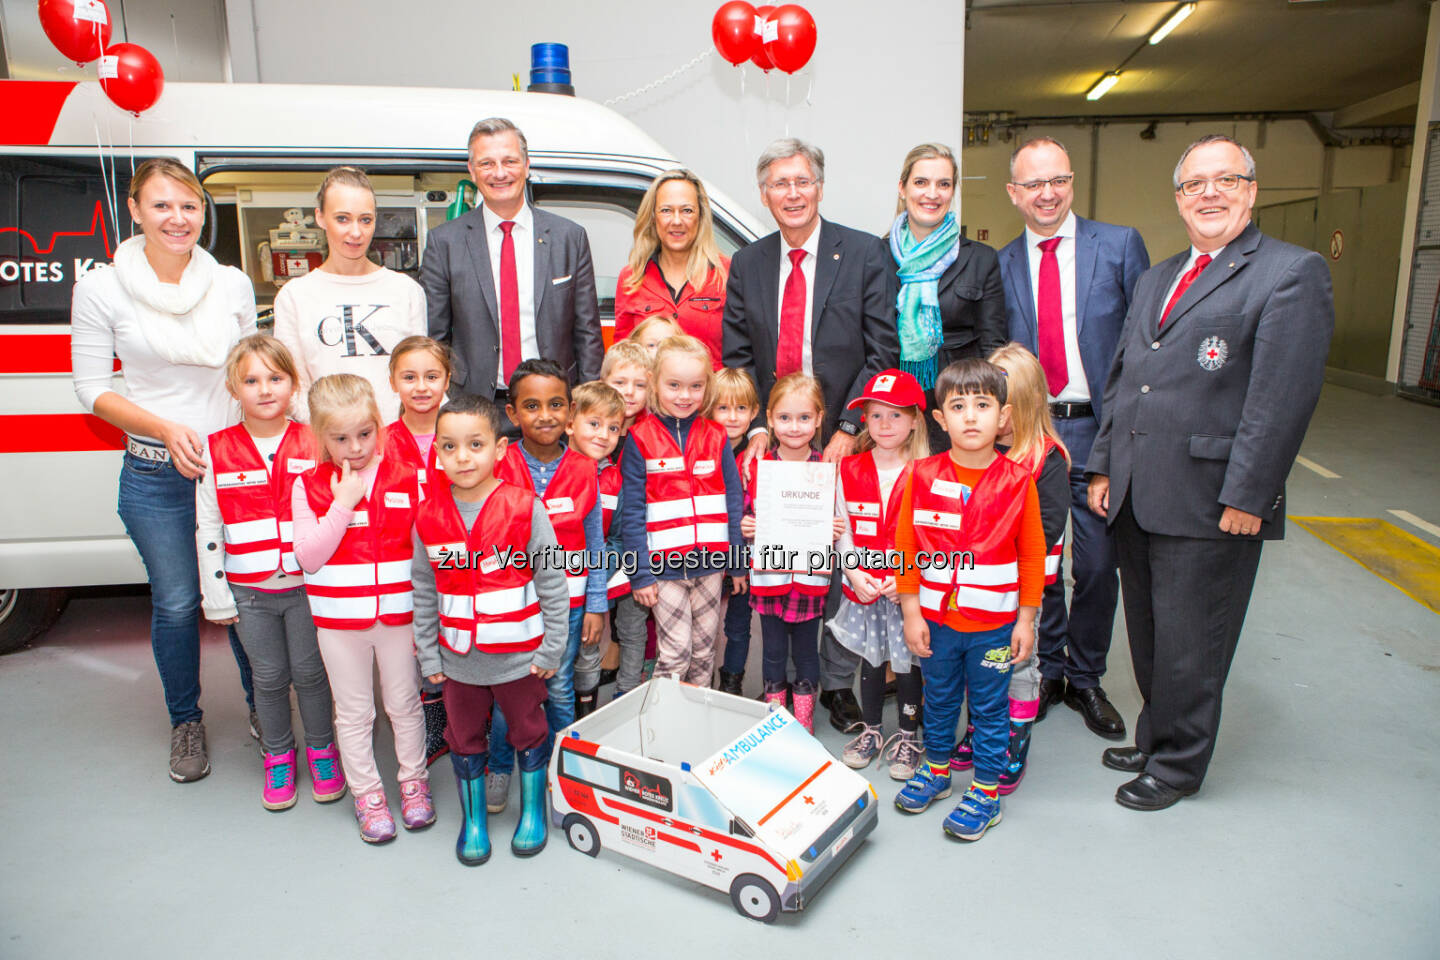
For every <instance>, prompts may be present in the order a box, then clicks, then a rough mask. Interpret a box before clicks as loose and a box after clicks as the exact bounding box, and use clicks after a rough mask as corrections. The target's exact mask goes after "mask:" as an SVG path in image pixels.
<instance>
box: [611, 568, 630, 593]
mask: <svg viewBox="0 0 1440 960" xmlns="http://www.w3.org/2000/svg"><path fill="white" fill-rule="evenodd" d="M629 582H630V578H629V577H627V576H625V571H624V570H616V571H615V573H613V574H612V575H611V577H610V579H609V580H606V581H605V589H606V590H614V589H615V588H616V587H623V586H625V584H627V583H629Z"/></svg>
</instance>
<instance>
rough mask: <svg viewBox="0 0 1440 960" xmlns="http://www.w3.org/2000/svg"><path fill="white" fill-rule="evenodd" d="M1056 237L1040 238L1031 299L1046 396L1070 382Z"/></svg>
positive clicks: (1055, 392) (1055, 394)
mask: <svg viewBox="0 0 1440 960" xmlns="http://www.w3.org/2000/svg"><path fill="white" fill-rule="evenodd" d="M1060 239H1061V238H1060V237H1051V238H1050V239H1049V240H1041V241H1040V251H1041V252H1040V290H1039V294H1038V296H1036V298H1035V315H1036V317H1035V318H1036V320H1037V321H1038V322H1039V329H1038V330H1037V331H1036V340H1037V343H1036V346H1037V347H1039V348H1040V368H1041V369H1042V370H1044V371H1045V383H1046V386H1047V389H1048V390H1049V391H1050V396H1052V397H1058V396H1060V391H1061V390H1064V389H1065V385H1066V384H1067V383H1069V382H1070V368H1069V367H1068V366H1067V365H1066V363H1065V309H1064V307H1063V305H1062V304H1061V300H1060V258H1059V257H1057V256H1055V248H1056V247H1058V246H1060Z"/></svg>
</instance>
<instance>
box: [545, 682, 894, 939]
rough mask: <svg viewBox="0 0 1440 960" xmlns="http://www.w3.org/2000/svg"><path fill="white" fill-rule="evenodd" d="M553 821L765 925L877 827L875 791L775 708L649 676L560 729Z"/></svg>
mask: <svg viewBox="0 0 1440 960" xmlns="http://www.w3.org/2000/svg"><path fill="white" fill-rule="evenodd" d="M549 781H550V803H551V809H552V819H553V821H554V823H555V825H556V826H558V827H559V828H560V829H562V830H563V831H564V832H565V836H566V839H567V840H569V842H570V845H571V846H572V847H574V848H575V849H576V850H579V851H580V852H581V853H584V854H587V855H589V856H592V857H594V856H598V855H599V853H600V850H601V848H609V849H610V850H612V851H614V852H616V853H621V854H624V855H625V856H627V857H633V858H634V859H636V860H640V861H643V862H645V863H648V864H650V865H651V866H655V867H659V868H660V869H662V870H668V871H669V872H671V873H675V874H678V875H680V876H682V877H685V878H686V879H688V880H693V881H695V882H696V883H700V884H704V885H705V886H707V887H713V888H714V889H716V890H721V891H724V892H727V893H729V894H730V900H731V903H733V904H734V906H735V909H736V910H737V911H739V913H740V914H741V915H742V916H746V917H749V918H751V919H753V920H760V921H763V922H766V923H769V922H770V921H772V920H774V919H775V917H776V915H777V914H778V913H779V912H780V911H782V910H785V911H791V910H800V909H802V908H803V907H804V906H805V905H806V904H807V903H809V902H810V901H811V900H812V899H813V898H814V896H815V894H816V892H817V891H818V890H819V889H820V887H821V886H822V885H823V884H825V883H826V882H827V881H828V880H829V879H830V878H831V877H833V876H834V874H835V872H836V871H837V870H838V869H839V868H840V867H841V866H842V865H843V864H844V863H845V861H846V860H847V859H849V857H850V855H851V854H853V853H854V852H855V850H856V848H858V847H859V845H860V842H861V841H862V840H863V839H864V838H865V837H866V836H867V835H869V833H870V832H871V831H872V830H874V829H875V823H876V820H877V817H878V804H877V803H876V796H875V789H874V788H873V787H872V786H870V784H869V782H868V781H866V780H865V778H863V777H861V776H860V775H859V774H857V773H855V771H853V770H851V769H850V768H848V767H846V766H845V765H844V764H842V763H841V762H840V761H838V760H836V759H835V758H834V757H832V756H830V754H829V753H827V752H826V750H825V748H824V747H823V746H821V745H820V742H819V741H818V740H816V739H815V738H814V737H813V736H811V735H810V734H809V733H807V732H806V731H805V728H804V727H802V726H801V725H800V723H799V721H797V720H796V719H795V718H794V717H792V716H791V715H790V714H789V713H788V712H786V711H784V710H775V711H771V710H770V709H769V707H768V706H767V705H766V704H763V703H760V702H758V701H755V700H747V699H744V698H742V697H736V696H731V695H730V694H725V693H721V692H719V691H718V690H710V689H708V688H704V687H696V686H692V685H690V684H685V683H680V682H679V681H676V680H672V679H664V678H662V679H655V680H651V681H650V682H649V683H646V684H642V685H641V686H640V687H637V688H636V689H635V690H632V691H631V692H630V693H628V694H626V695H625V696H623V697H621V698H620V699H619V700H616V701H614V702H612V703H610V704H608V705H607V706H605V707H603V708H601V709H600V710H597V711H595V713H593V714H591V715H590V716H588V717H585V718H584V719H582V720H579V721H577V722H576V723H575V724H573V725H571V726H570V727H568V728H567V729H566V730H565V731H563V732H562V733H561V735H560V736H559V738H558V739H557V740H556V744H555V751H554V753H553V755H552V756H551V758H550V775H549Z"/></svg>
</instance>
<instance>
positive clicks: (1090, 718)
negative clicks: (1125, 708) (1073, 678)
mask: <svg viewBox="0 0 1440 960" xmlns="http://www.w3.org/2000/svg"><path fill="white" fill-rule="evenodd" d="M1065 705H1066V706H1067V707H1069V708H1070V709H1072V710H1078V711H1080V715H1081V716H1082V717H1084V718H1085V726H1087V727H1089V728H1090V732H1091V733H1094V734H1096V735H1098V736H1101V737H1104V738H1105V739H1106V740H1124V739H1125V721H1124V720H1122V719H1120V711H1118V710H1116V709H1115V707H1114V705H1112V704H1111V703H1110V698H1109V697H1107V696H1105V691H1104V690H1102V689H1100V688H1099V687H1086V688H1085V689H1084V690H1077V689H1075V687H1073V686H1071V687H1067V688H1066V689H1065Z"/></svg>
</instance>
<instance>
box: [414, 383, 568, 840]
mask: <svg viewBox="0 0 1440 960" xmlns="http://www.w3.org/2000/svg"><path fill="white" fill-rule="evenodd" d="M505 447H506V442H505V440H504V438H502V437H501V436H500V412H499V410H498V409H497V408H496V406H495V404H494V403H492V402H491V401H489V400H487V399H484V398H483V397H473V396H461V397H456V398H455V399H453V400H451V401H450V402H449V403H448V404H447V405H446V406H445V407H444V408H443V409H441V411H440V415H439V418H438V419H437V421H436V424H435V448H436V459H437V460H438V462H439V465H440V467H441V469H443V470H444V471H445V476H446V477H447V478H448V480H449V481H450V482H449V484H448V485H442V486H444V487H445V489H442V490H436V491H431V492H430V493H429V495H427V496H426V498H425V501H424V502H423V503H422V504H421V505H420V509H419V510H418V512H417V513H416V517H415V533H414V541H415V543H414V547H415V556H414V563H413V565H412V566H413V574H414V580H415V647H416V652H417V655H418V656H419V658H420V672H421V673H422V674H424V675H425V678H426V679H427V680H429V681H430V682H432V683H443V684H444V686H443V688H442V689H443V696H444V698H445V712H446V715H447V723H446V729H445V737H446V740H447V741H448V742H449V744H450V761H451V763H452V764H453V765H454V767H455V780H456V783H457V785H458V786H459V788H460V812H461V817H462V823H461V826H460V836H459V838H458V839H457V840H456V842H455V856H456V857H457V858H458V859H459V860H460V862H461V863H463V864H465V865H466V866H478V865H479V864H482V863H484V862H485V861H486V860H488V859H490V836H489V830H488V825H487V811H486V808H485V764H486V762H487V760H488V759H489V736H490V715H491V711H492V709H493V708H495V707H497V706H498V707H499V710H500V712H501V713H502V714H504V716H505V719H506V721H507V724H508V731H507V734H506V739H507V740H508V742H509V743H510V745H511V746H513V747H514V749H515V751H516V753H517V754H518V760H519V767H520V804H521V807H520V822H519V824H518V825H517V826H516V828H515V836H514V838H513V839H512V840H511V841H510V849H511V851H512V852H514V854H515V855H516V856H519V857H529V856H533V855H535V854H537V853H539V852H540V851H541V850H542V849H544V847H545V840H546V836H547V833H548V827H547V823H546V807H547V804H546V800H545V769H546V760H547V758H548V755H547V751H546V740H547V738H548V736H549V732H550V731H549V724H548V723H547V721H546V718H545V709H544V704H545V697H546V685H545V681H546V680H548V679H549V678H550V677H552V676H554V675H555V670H556V668H557V667H558V666H559V665H560V659H561V656H562V655H563V654H564V651H565V647H566V643H567V640H568V638H569V632H570V590H569V587H568V586H567V584H566V578H565V571H564V569H563V567H562V566H560V565H556V564H549V563H545V562H543V559H541V561H540V562H535V560H536V559H539V558H542V556H543V555H544V554H546V553H552V552H553V551H554V550H555V549H556V546H557V541H556V539H555V531H554V529H553V528H552V527H551V525H550V520H549V518H548V517H547V515H546V512H545V506H544V505H543V504H542V503H541V502H540V501H539V500H538V499H536V497H535V495H534V494H533V493H531V492H529V491H527V490H523V489H521V488H520V487H518V486H516V485H514V484H509V483H501V482H500V480H499V479H497V478H496V476H495V464H496V462H497V461H498V460H499V459H500V458H501V457H502V456H504V454H505Z"/></svg>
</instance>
